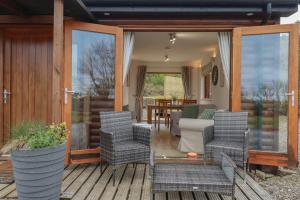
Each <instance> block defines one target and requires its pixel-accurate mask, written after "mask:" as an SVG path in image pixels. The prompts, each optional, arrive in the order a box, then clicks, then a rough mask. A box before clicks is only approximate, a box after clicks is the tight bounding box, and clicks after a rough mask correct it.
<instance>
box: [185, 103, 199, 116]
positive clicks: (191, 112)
mask: <svg viewBox="0 0 300 200" xmlns="http://www.w3.org/2000/svg"><path fill="white" fill-rule="evenodd" d="M198 110H199V106H198V105H196V104H195V105H185V106H183V109H182V118H193V119H196V118H197V116H198Z"/></svg>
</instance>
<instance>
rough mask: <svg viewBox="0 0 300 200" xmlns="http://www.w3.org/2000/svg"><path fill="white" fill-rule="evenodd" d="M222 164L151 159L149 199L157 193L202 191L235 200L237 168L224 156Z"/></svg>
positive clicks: (190, 160) (164, 158)
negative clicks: (227, 196) (150, 192)
mask: <svg viewBox="0 0 300 200" xmlns="http://www.w3.org/2000/svg"><path fill="white" fill-rule="evenodd" d="M221 155H222V163H215V162H213V161H211V160H210V161H208V160H205V159H204V158H203V157H199V158H197V159H188V158H174V157H173V158H168V157H162V158H160V157H159V158H155V159H154V155H152V156H151V161H150V167H151V170H150V173H151V179H152V184H151V187H152V188H151V190H152V194H153V195H151V197H152V198H153V196H154V193H157V192H172V191H202V192H213V193H219V194H224V195H230V196H232V199H234V188H235V168H236V165H235V163H234V162H233V161H232V159H231V158H230V157H229V156H227V155H226V154H223V153H222V154H221Z"/></svg>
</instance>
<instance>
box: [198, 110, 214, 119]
mask: <svg viewBox="0 0 300 200" xmlns="http://www.w3.org/2000/svg"><path fill="white" fill-rule="evenodd" d="M215 111H216V109H204V110H203V112H202V113H201V119H213V118H214V114H215Z"/></svg>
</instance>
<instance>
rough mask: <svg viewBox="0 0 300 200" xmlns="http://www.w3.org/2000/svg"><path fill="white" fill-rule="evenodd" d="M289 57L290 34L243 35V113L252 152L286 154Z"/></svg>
mask: <svg viewBox="0 0 300 200" xmlns="http://www.w3.org/2000/svg"><path fill="white" fill-rule="evenodd" d="M288 55H289V34H288V33H275V34H260V35H245V36H242V57H241V110H242V111H247V112H248V113H249V128H250V132H251V133H250V145H251V148H252V149H255V150H267V151H276V152H282V153H287V137H288V133H287V131H288V129H287V127H288V125H287V121H288V115H287V113H288V96H287V93H288V69H289V63H288V59H289V56H288Z"/></svg>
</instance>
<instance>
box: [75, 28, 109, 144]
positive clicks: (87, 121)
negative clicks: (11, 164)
mask: <svg viewBox="0 0 300 200" xmlns="http://www.w3.org/2000/svg"><path fill="white" fill-rule="evenodd" d="M114 88H115V36H114V35H110V34H103V33H95V32H88V31H80V30H73V31H72V90H73V91H75V92H76V93H75V94H73V99H72V149H85V148H94V147H97V146H98V144H99V131H98V130H99V128H100V119H99V112H100V111H104V110H105V111H108V110H114V98H115V89H114Z"/></svg>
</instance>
